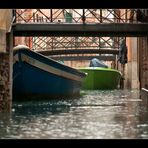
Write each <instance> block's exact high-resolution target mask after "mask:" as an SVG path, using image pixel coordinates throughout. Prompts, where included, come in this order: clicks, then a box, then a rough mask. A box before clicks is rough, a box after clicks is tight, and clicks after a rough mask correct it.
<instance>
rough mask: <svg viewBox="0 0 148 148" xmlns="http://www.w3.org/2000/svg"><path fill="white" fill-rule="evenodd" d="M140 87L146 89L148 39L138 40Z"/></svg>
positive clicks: (147, 83) (147, 82) (140, 38)
mask: <svg viewBox="0 0 148 148" xmlns="http://www.w3.org/2000/svg"><path fill="white" fill-rule="evenodd" d="M138 50H139V79H140V82H141V84H140V87H141V88H146V89H148V37H139V38H138Z"/></svg>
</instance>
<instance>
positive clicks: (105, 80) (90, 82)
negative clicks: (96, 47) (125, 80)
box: [78, 67, 122, 90]
mask: <svg viewBox="0 0 148 148" xmlns="http://www.w3.org/2000/svg"><path fill="white" fill-rule="evenodd" d="M78 69H79V70H80V71H82V72H85V73H87V74H88V75H87V76H86V77H85V78H83V82H82V89H85V90H98V89H99V90H105V89H117V88H118V86H119V82H120V79H121V77H122V75H121V72H120V71H118V70H115V69H111V68H106V67H105V68H104V67H81V68H78Z"/></svg>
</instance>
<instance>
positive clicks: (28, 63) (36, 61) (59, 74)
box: [13, 46, 86, 100]
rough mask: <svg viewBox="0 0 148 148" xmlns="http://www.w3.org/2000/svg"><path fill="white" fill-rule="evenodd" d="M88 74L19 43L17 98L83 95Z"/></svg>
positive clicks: (15, 79) (15, 56) (15, 67)
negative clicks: (81, 90)
mask: <svg viewBox="0 0 148 148" xmlns="http://www.w3.org/2000/svg"><path fill="white" fill-rule="evenodd" d="M85 76H86V74H85V73H83V72H80V71H79V70H77V69H74V68H71V67H69V66H66V65H64V64H61V63H59V62H57V61H55V60H53V59H50V58H48V57H45V56H43V55H41V54H39V53H36V52H34V51H32V50H30V49H29V48H28V47H26V46H17V47H15V48H14V51H13V99H14V100H24V99H25V100H28V99H35V100H36V99H50V98H68V97H75V96H79V94H80V89H81V83H82V78H84V77H85Z"/></svg>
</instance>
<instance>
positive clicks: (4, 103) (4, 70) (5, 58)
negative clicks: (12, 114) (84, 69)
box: [0, 53, 11, 112]
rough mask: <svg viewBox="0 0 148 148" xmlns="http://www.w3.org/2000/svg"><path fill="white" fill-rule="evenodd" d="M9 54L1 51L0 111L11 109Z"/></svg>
mask: <svg viewBox="0 0 148 148" xmlns="http://www.w3.org/2000/svg"><path fill="white" fill-rule="evenodd" d="M9 63H10V62H9V54H8V53H0V112H2V111H10V109H11V101H10V99H11V97H10V85H9V83H10V80H9V70H10V68H9Z"/></svg>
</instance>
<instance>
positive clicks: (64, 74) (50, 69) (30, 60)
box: [14, 53, 81, 81]
mask: <svg viewBox="0 0 148 148" xmlns="http://www.w3.org/2000/svg"><path fill="white" fill-rule="evenodd" d="M21 59H22V61H25V62H26V63H29V64H30V65H32V66H34V67H37V68H39V69H42V70H44V71H46V72H49V73H52V74H55V75H58V76H61V77H64V78H67V79H71V80H75V81H81V77H79V76H76V75H74V74H71V73H68V72H65V71H63V70H59V69H57V68H55V67H53V66H50V65H48V64H45V63H43V62H40V61H38V60H36V59H34V58H31V57H30V56H28V55H25V54H23V53H21ZM16 61H19V59H18V54H16V55H15V56H14V63H15V62H16Z"/></svg>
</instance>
